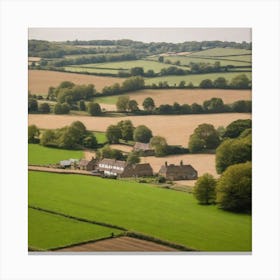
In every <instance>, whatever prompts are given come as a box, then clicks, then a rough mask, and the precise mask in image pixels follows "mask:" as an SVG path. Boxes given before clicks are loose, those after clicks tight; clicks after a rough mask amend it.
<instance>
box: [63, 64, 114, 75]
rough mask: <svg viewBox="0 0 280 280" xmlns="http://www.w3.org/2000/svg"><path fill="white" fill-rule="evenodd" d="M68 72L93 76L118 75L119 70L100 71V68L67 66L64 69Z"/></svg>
mask: <svg viewBox="0 0 280 280" xmlns="http://www.w3.org/2000/svg"><path fill="white" fill-rule="evenodd" d="M64 69H65V70H66V71H69V72H73V73H77V72H78V73H80V72H81V73H85V72H86V73H91V74H114V75H117V74H118V73H119V70H115V69H100V68H91V67H81V65H77V66H74V65H73V66H67V67H64Z"/></svg>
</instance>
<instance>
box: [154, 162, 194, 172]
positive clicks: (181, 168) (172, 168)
mask: <svg viewBox="0 0 280 280" xmlns="http://www.w3.org/2000/svg"><path fill="white" fill-rule="evenodd" d="M189 171H195V172H196V170H195V169H194V168H193V167H192V165H190V164H185V165H183V164H182V165H175V164H170V165H162V166H161V168H160V170H159V172H160V173H168V172H189Z"/></svg>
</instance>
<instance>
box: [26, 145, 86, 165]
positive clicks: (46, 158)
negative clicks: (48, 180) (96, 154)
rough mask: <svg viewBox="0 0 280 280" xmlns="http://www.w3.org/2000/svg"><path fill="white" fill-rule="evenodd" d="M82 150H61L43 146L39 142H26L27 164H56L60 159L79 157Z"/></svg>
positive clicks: (81, 154) (81, 155)
mask: <svg viewBox="0 0 280 280" xmlns="http://www.w3.org/2000/svg"><path fill="white" fill-rule="evenodd" d="M82 157H83V151H74V150H63V149H55V148H49V147H44V146H41V145H39V144H28V164H38V165H45V164H56V163H59V162H60V161H61V160H65V159H70V158H75V159H81V158H82Z"/></svg>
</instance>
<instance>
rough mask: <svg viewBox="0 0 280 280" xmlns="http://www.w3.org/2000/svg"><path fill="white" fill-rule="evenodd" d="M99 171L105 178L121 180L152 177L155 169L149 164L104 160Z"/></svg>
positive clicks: (99, 165)
mask: <svg viewBox="0 0 280 280" xmlns="http://www.w3.org/2000/svg"><path fill="white" fill-rule="evenodd" d="M97 169H98V171H100V172H103V173H104V175H105V176H117V177H121V178H128V177H145V176H152V175H153V169H152V167H151V166H150V164H149V163H144V164H127V163H126V162H125V161H121V160H115V159H107V158H104V159H102V160H101V161H100V162H99V163H98V166H97Z"/></svg>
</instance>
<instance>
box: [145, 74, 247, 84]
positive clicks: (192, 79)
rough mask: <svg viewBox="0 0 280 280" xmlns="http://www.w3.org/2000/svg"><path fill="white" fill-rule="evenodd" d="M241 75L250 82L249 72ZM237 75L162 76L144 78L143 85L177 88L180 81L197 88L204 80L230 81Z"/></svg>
mask: <svg viewBox="0 0 280 280" xmlns="http://www.w3.org/2000/svg"><path fill="white" fill-rule="evenodd" d="M242 74H245V75H247V77H248V78H249V79H250V80H251V79H252V73H251V72H243V73H242ZM237 75H238V73H236V72H227V73H208V74H191V75H185V76H163V77H156V78H149V79H148V78H146V79H145V84H146V85H152V84H158V83H159V82H167V83H168V85H169V86H177V85H179V83H180V82H181V81H185V82H186V85H187V84H189V83H193V85H194V86H199V84H200V82H201V81H202V80H205V79H210V80H212V81H214V80H215V79H217V78H219V77H224V78H225V79H226V80H228V81H231V79H232V78H234V77H236V76H237Z"/></svg>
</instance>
